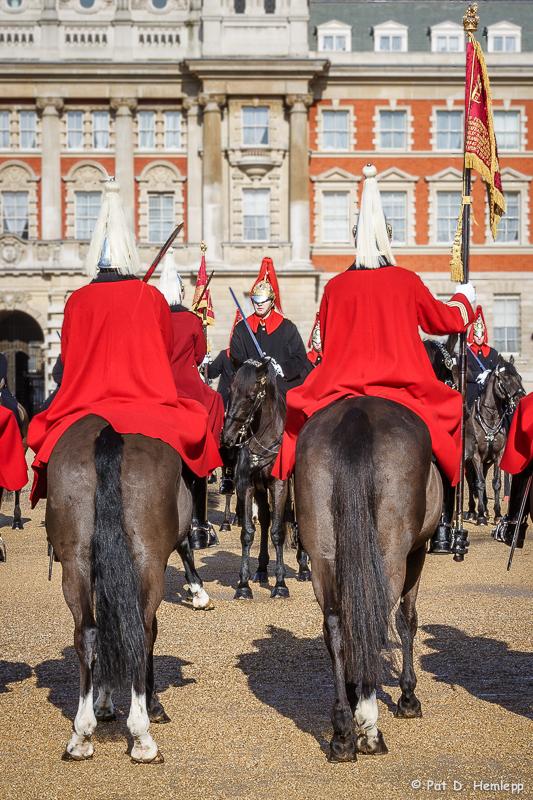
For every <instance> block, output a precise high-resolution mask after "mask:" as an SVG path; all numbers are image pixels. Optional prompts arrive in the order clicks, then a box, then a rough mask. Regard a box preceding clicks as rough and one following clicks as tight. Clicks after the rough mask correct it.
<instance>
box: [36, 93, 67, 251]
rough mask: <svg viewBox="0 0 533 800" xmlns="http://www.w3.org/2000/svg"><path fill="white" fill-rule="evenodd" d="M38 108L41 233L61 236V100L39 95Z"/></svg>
mask: <svg viewBox="0 0 533 800" xmlns="http://www.w3.org/2000/svg"><path fill="white" fill-rule="evenodd" d="M37 110H38V111H39V112H40V113H41V117H42V146H41V231H42V233H41V237H42V238H43V239H62V238H63V225H62V220H63V215H62V208H61V156H60V153H61V150H60V133H59V118H60V115H61V112H62V111H63V100H62V98H61V97H38V98H37Z"/></svg>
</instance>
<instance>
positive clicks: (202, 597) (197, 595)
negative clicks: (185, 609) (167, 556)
mask: <svg viewBox="0 0 533 800" xmlns="http://www.w3.org/2000/svg"><path fill="white" fill-rule="evenodd" d="M177 550H178V554H179V556H180V558H181V561H182V563H183V569H184V570H185V578H186V580H187V586H188V587H189V588H188V589H187V597H188V598H189V600H191V602H192V605H193V608H194V609H195V610H196V611H197V610H201V611H211V609H213V608H214V607H215V606H214V605H213V602H212V601H211V598H210V597H209V595H208V594H207V592H206V590H205V589H204V584H203V582H202V579H201V578H200V576H199V575H198V573H197V571H196V567H195V565H194V553H193V551H192V550H191V548H190V545H189V539H188V537H185V539H184V540H183V542H182V543H181V544H180V545H179V546H178V548H177Z"/></svg>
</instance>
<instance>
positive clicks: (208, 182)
mask: <svg viewBox="0 0 533 800" xmlns="http://www.w3.org/2000/svg"><path fill="white" fill-rule="evenodd" d="M198 102H199V104H200V105H201V106H203V109H204V113H203V120H204V161H203V205H204V209H203V211H204V213H203V236H202V238H203V239H205V241H206V242H207V245H208V247H209V252H210V253H211V260H213V261H222V239H223V236H224V212H223V208H222V121H221V115H220V112H221V109H222V106H224V104H225V102H226V96H225V95H223V94H212V95H208V94H200V95H199V96H198Z"/></svg>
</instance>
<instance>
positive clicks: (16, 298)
mask: <svg viewBox="0 0 533 800" xmlns="http://www.w3.org/2000/svg"><path fill="white" fill-rule="evenodd" d="M28 300H29V292H23V291H21V290H13V291H6V292H0V308H7V309H9V310H11V309H12V308H17V306H26V305H27V304H28Z"/></svg>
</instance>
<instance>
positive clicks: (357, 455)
mask: <svg viewBox="0 0 533 800" xmlns="http://www.w3.org/2000/svg"><path fill="white" fill-rule="evenodd" d="M332 455H333V458H334V459H335V462H334V463H335V467H334V474H333V495H332V500H331V502H332V506H333V509H334V529H335V579H336V587H337V596H338V601H339V604H340V608H341V636H342V641H343V650H344V657H345V670H346V673H345V674H346V680H347V681H349V682H350V683H358V681H359V680H361V681H362V683H363V687H372V688H373V687H374V686H375V684H376V682H377V681H378V678H379V675H380V671H381V651H382V650H383V648H385V647H388V646H389V645H388V618H389V611H390V594H389V586H388V580H387V576H386V574H385V568H384V565H383V559H382V556H381V552H380V549H379V546H378V540H377V527H376V517H377V497H376V487H375V482H374V464H373V433H372V429H371V427H370V421H369V419H368V416H367V414H366V413H365V412H364V411H362V410H360V409H354V410H352V411H351V412H350V413H349V415H346V416H345V417H344V418H343V421H342V425H339V426H338V428H337V429H336V430H335V432H334V434H333V447H332Z"/></svg>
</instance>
